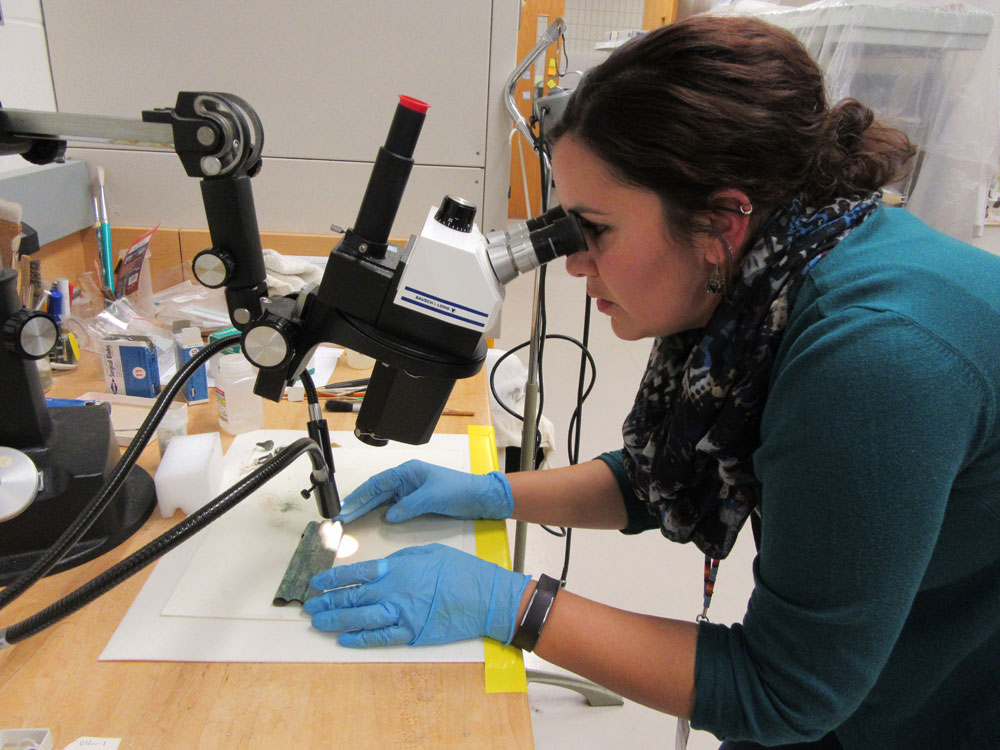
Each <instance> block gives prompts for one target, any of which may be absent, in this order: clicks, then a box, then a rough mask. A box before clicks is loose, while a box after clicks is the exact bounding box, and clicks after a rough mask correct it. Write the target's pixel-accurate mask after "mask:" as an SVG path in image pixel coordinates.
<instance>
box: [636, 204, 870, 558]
mask: <svg viewBox="0 0 1000 750" xmlns="http://www.w3.org/2000/svg"><path fill="white" fill-rule="evenodd" d="M880 197H881V192H876V193H874V194H871V195H866V196H863V197H861V198H854V199H839V200H837V201H836V202H834V203H833V204H831V205H829V206H824V207H822V208H820V209H812V208H806V207H804V206H803V205H802V204H801V202H800V201H798V200H795V201H792V203H791V204H790V205H789V206H788V207H787V208H784V209H781V210H779V211H778V212H777V213H775V214H774V215H773V216H772V217H771V218H770V219H768V221H767V223H766V224H765V225H764V226H763V228H762V229H761V235H760V237H759V239H758V240H757V242H756V243H755V244H754V246H753V247H752V248H751V250H750V251H749V252H748V253H747V255H746V258H745V259H744V260H743V262H742V264H741V267H740V277H739V279H738V280H737V281H736V282H735V287H734V288H733V289H732V291H731V292H730V293H728V294H727V295H726V296H725V297H724V298H723V299H722V301H721V302H720V303H719V306H718V307H717V308H716V310H715V313H714V314H713V315H712V318H711V320H710V321H709V322H708V325H706V326H705V327H704V328H701V329H698V330H694V331H685V332H683V333H679V334H674V335H672V336H667V337H661V338H657V339H656V340H655V342H654V344H653V350H652V353H651V354H650V358H649V363H648V364H647V365H646V372H645V374H644V375H643V378H642V384H641V385H640V387H639V392H638V394H636V398H635V403H634V405H633V406H632V411H631V412H630V413H629V415H628V417H627V418H626V419H625V424H624V425H623V428H622V432H623V437H624V439H625V450H624V452H623V456H624V460H625V468H626V470H627V471H628V474H629V477H630V479H631V482H632V486H633V487H634V488H635V492H636V495H637V496H638V497H639V499H640V500H642V501H643V502H646V503H648V505H649V511H650V513H652V514H654V515H656V516H658V517H659V519H660V526H661V529H660V530H661V531H662V533H663V535H664V536H666V537H667V538H668V539H671V540H673V541H677V542H687V541H693V542H694V543H695V544H696V545H697V546H698V548H699V549H701V550H702V552H704V553H705V554H706V555H710V556H712V557H715V558H724V557H725V556H726V555H728V554H729V551H730V550H731V549H732V547H733V543H734V542H735V541H736V535H737V533H738V532H739V530H740V527H742V525H743V523H744V522H745V521H746V519H747V516H749V514H750V512H751V511H752V510H753V508H754V506H755V505H757V503H758V501H759V499H760V484H759V482H758V481H757V478H756V476H755V475H754V471H753V463H752V457H753V453H754V451H755V450H756V449H757V448H758V447H759V446H760V421H761V415H762V413H763V411H764V403H765V402H766V400H767V391H768V384H769V381H770V376H771V367H772V366H773V364H774V358H775V354H776V353H777V351H778V346H779V344H780V343H781V337H782V335H783V333H784V329H785V326H786V324H787V322H788V314H789V311H790V310H791V309H792V305H793V304H794V302H795V298H796V296H797V294H798V291H799V289H800V288H801V286H802V282H803V280H804V279H805V277H806V275H807V274H808V273H809V271H810V270H811V269H812V267H813V266H814V265H815V264H816V263H817V262H819V260H820V259H822V258H823V257H824V256H825V255H826V254H827V253H829V252H830V251H831V250H832V249H833V248H834V246H835V245H836V244H837V243H838V242H840V241H841V240H842V239H843V238H844V237H846V236H847V234H848V233H849V232H851V230H853V229H854V228H856V227H857V226H859V225H860V224H861V223H862V222H863V221H864V220H865V219H867V218H868V217H869V216H870V215H871V213H872V212H873V211H874V210H875V208H876V206H877V205H878V200H879V198H880Z"/></svg>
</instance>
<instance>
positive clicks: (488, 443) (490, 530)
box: [469, 425, 528, 693]
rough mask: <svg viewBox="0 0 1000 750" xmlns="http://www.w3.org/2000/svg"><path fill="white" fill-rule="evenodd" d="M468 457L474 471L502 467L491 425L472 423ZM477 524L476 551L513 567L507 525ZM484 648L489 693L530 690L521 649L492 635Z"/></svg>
mask: <svg viewBox="0 0 1000 750" xmlns="http://www.w3.org/2000/svg"><path fill="white" fill-rule="evenodd" d="M469 458H470V463H471V467H472V473H473V474H488V473H489V472H491V471H496V470H497V469H498V468H499V467H500V464H499V462H498V461H497V441H496V434H495V433H494V432H493V428H492V427H487V426H485V425H469ZM475 527H476V554H477V555H479V557H481V558H483V559H484V560H489V561H490V562H494V563H496V564H497V565H502V566H503V567H505V568H507V569H508V570H510V564H511V563H510V547H509V545H508V543H507V524H506V523H505V522H503V521H476V522H475ZM483 651H484V652H485V655H486V692H487V693H526V692H528V679H527V677H525V674H524V659H523V658H522V657H521V649H519V648H514V647H513V646H502V645H501V644H500V643H499V642H498V641H494V640H493V639H492V638H484V639H483Z"/></svg>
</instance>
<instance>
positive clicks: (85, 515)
mask: <svg viewBox="0 0 1000 750" xmlns="http://www.w3.org/2000/svg"><path fill="white" fill-rule="evenodd" d="M239 340H240V336H239V335H234V336H226V337H225V338H223V339H219V340H218V341H214V342H212V343H211V344H208V345H207V346H205V347H204V348H203V349H201V350H200V351H198V353H196V354H195V355H194V356H193V357H192V358H191V359H190V360H188V361H187V362H186V363H185V364H184V366H183V367H181V368H180V370H178V371H177V374H176V375H174V377H173V378H171V380H170V383H168V384H167V387H166V388H164V389H163V391H162V392H161V393H160V395H159V396H158V397H157V399H156V401H155V402H154V403H153V407H152V408H151V409H150V411H149V414H148V415H146V419H145V420H143V423H142V425H141V426H140V427H139V429H138V430H137V431H136V434H135V437H134V438H132V442H131V443H129V447H128V448H127V449H126V450H125V453H124V454H123V455H122V457H121V458H120V459H119V461H118V463H117V464H115V468H114V469H112V470H111V476H110V477H109V478H108V481H107V482H106V483H105V484H104V486H103V487H102V488H101V489H100V491H99V492H98V493H97V494H96V495H95V496H94V499H93V500H91V501H90V502H89V503H87V505H86V507H84V509H83V510H82V511H80V514H79V515H78V516H77V517H76V518H75V519H74V520H73V523H71V524H70V526H69V528H67V529H66V531H64V532H63V533H62V535H61V536H60V537H59V538H58V539H57V540H56V541H55V543H54V544H53V545H52V546H51V547H50V548H49V549H47V550H46V551H45V552H44V553H43V554H42V555H41V556H40V557H39V558H38V559H37V560H36V561H35V563H34V564H33V565H32V566H31V567H30V568H28V569H27V570H26V571H24V573H22V574H21V576H20V577H19V578H18V579H17V580H15V581H14V582H13V583H11V584H10V585H8V586H7V587H6V588H5V589H4V590H3V591H0V609H3V607H5V606H7V605H8V604H9V603H10V602H12V601H13V600H14V599H16V598H17V597H19V596H20V595H21V594H23V593H24V592H25V591H27V590H28V588H30V587H31V586H32V585H34V584H35V582H36V581H38V580H39V579H41V578H42V577H43V576H45V574H46V573H48V572H49V571H50V570H51V569H52V568H53V566H54V565H55V564H56V563H58V562H59V561H60V560H61V559H62V558H63V556H64V555H65V554H66V553H67V552H69V550H70V549H71V548H72V547H73V545H74V544H76V542H77V541H79V539H80V538H81V537H82V536H83V535H84V534H86V533H87V529H89V528H90V527H91V526H92V525H93V523H94V521H96V520H97V518H98V517H99V516H100V515H101V513H103V512H104V510H105V508H107V506H108V505H109V504H110V503H111V500H112V499H113V498H114V496H115V495H116V494H118V491H119V490H120V489H121V486H122V485H123V484H124V483H125V480H126V479H127V477H128V473H129V472H130V471H131V470H132V467H133V466H134V465H135V463H136V461H138V460H139V455H140V454H141V453H142V451H143V450H144V449H145V447H146V445H147V444H148V443H149V440H150V438H151V437H152V436H153V433H154V432H156V427H157V425H159V423H160V420H161V419H162V418H163V415H164V414H165V413H166V411H167V409H168V408H169V407H170V404H171V402H172V401H173V400H174V396H176V395H177V393H178V392H179V391H180V389H181V388H183V387H184V383H185V382H187V380H188V378H190V377H191V375H192V374H193V373H194V372H195V371H196V370H197V369H198V368H199V367H201V365H203V364H204V363H205V362H207V361H208V359H209V358H210V357H211V356H212V355H213V354H215V353H217V352H219V351H221V350H223V349H225V348H226V347H228V346H232V345H233V344H235V343H237V342H238V341H239Z"/></svg>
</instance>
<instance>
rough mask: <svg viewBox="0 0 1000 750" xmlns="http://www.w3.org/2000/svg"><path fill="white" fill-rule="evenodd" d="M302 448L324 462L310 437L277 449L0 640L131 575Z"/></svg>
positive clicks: (18, 637)
mask: <svg viewBox="0 0 1000 750" xmlns="http://www.w3.org/2000/svg"><path fill="white" fill-rule="evenodd" d="M306 451H308V452H309V455H310V458H311V459H312V462H313V467H314V468H317V469H318V468H320V467H323V466H325V460H324V458H323V453H322V451H321V450H320V448H319V446H318V445H316V443H315V442H313V441H312V440H311V439H310V438H299V439H298V440H296V441H295V442H293V443H291V444H290V445H287V446H285V447H284V448H282V449H281V450H279V451H278V452H277V453H276V454H275V455H274V457H273V458H271V459H270V460H269V461H268V462H267V463H266V464H264V465H263V466H261V467H259V468H258V469H256V470H255V471H253V472H252V473H250V474H248V475H247V476H246V477H244V478H243V479H241V480H239V481H238V482H237V483H236V484H234V485H233V486H232V487H230V488H229V489H228V490H226V491H225V492H224V493H222V494H221V495H219V496H218V497H216V498H215V499H214V500H212V501H211V502H210V503H209V504H208V505H205V506H204V507H202V508H201V509H200V510H198V511H196V512H195V513H192V514H191V515H190V516H188V517H187V518H185V519H184V520H183V521H181V522H179V523H178V524H177V525H176V526H174V527H172V528H171V529H169V530H167V531H165V532H164V533H163V534H161V535H160V536H158V537H157V538H156V539H154V540H153V541H151V542H149V544H147V545H145V546H144V547H142V549H140V550H138V551H136V552H134V553H132V554H131V555H129V556H128V557H126V558H125V559H124V560H122V561H121V562H119V563H117V564H116V565H114V566H112V567H110V568H108V569H107V570H106V571H104V572H103V573H101V574H100V575H98V576H97V577H96V578H93V579H91V580H90V581H88V582H87V583H85V584H83V586H81V587H80V588H78V589H76V590H75V591H73V592H71V593H70V594H67V595H66V596H64V597H63V598H62V599H60V600H59V601H57V602H55V603H54V604H51V605H50V606H48V607H46V608H45V609H43V610H40V611H39V612H36V613H35V614H33V615H31V616H30V617H28V618H26V619H24V620H22V621H21V622H19V623H17V624H15V625H11V626H10V627H9V628H7V629H6V630H0V642H6V643H7V644H10V645H12V644H14V643H17V642H18V641H23V640H24V639H25V638H29V637H31V636H32V635H35V634H36V633H39V632H41V631H42V630H44V629H45V628H47V627H49V626H50V625H52V624H54V623H56V622H58V621H59V620H61V619H63V618H64V617H67V616H68V615H71V614H72V613H74V612H76V611H77V610H78V609H80V608H82V607H84V606H86V605H87V604H89V603H90V602H92V601H94V599H97V598H98V597H99V596H101V595H102V594H105V593H107V592H108V591H110V590H111V589H112V588H114V587H115V586H117V585H118V584H119V583H121V582H122V581H124V580H125V579H127V578H129V577H130V576H133V575H135V574H136V573H138V572H139V571H140V570H142V569H143V568H145V567H146V566H147V565H149V564H150V563H151V562H153V561H155V560H157V559H158V558H160V557H162V556H163V555H165V554H166V553H167V552H169V551H170V550H171V549H173V548H174V547H176V546H177V545H179V544H180V543H181V542H183V541H185V540H186V539H188V538H189V537H191V536H193V535H194V534H195V533H197V532H198V531H200V530H201V529H202V528H204V527H205V526H207V525H208V524H210V523H211V522H212V521H214V520H216V519H217V518H219V516H221V515H222V514H223V513H225V512H226V511H228V510H230V509H232V508H233V507H235V506H236V505H237V503H239V502H240V501H242V500H244V499H245V498H246V497H247V496H249V495H250V494H252V493H253V492H255V491H256V490H257V489H259V488H260V486H261V485H263V484H264V483H266V482H267V481H268V480H270V479H271V478H273V477H274V476H275V475H276V474H278V473H279V472H281V471H283V470H284V469H285V468H287V467H288V466H289V465H290V464H291V463H292V462H293V461H295V459H297V458H298V457H299V456H300V455H301V454H302V453H304V452H306Z"/></svg>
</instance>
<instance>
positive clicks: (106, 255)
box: [97, 167, 115, 294]
mask: <svg viewBox="0 0 1000 750" xmlns="http://www.w3.org/2000/svg"><path fill="white" fill-rule="evenodd" d="M97 250H98V252H99V253H100V255H101V273H102V274H103V275H104V278H103V279H102V281H103V284H104V287H105V288H106V289H107V290H108V291H110V292H111V293H112V294H114V291H115V266H114V261H113V260H112V253H111V224H110V223H109V222H108V203H107V200H106V199H105V197H104V167H98V168H97Z"/></svg>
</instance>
